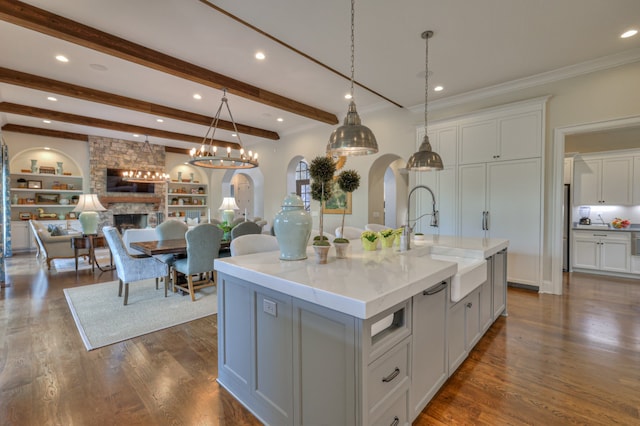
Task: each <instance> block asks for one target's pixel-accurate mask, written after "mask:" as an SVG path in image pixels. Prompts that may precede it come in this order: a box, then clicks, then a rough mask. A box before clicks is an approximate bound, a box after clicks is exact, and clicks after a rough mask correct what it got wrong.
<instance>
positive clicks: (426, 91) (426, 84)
mask: <svg viewBox="0 0 640 426" xmlns="http://www.w3.org/2000/svg"><path fill="white" fill-rule="evenodd" d="M423 36H424V39H425V45H426V48H425V55H424V58H425V59H424V134H425V136H426V135H427V119H428V112H427V111H428V109H427V103H428V101H429V38H431V37H432V36H433V33H432V32H431V31H425V32H424V34H423Z"/></svg>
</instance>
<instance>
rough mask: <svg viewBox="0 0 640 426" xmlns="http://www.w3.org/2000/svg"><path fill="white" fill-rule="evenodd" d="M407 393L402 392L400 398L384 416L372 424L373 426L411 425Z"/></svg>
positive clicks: (377, 418) (376, 418) (380, 416)
mask: <svg viewBox="0 0 640 426" xmlns="http://www.w3.org/2000/svg"><path fill="white" fill-rule="evenodd" d="M407 401H408V398H407V392H406V391H405V392H402V394H401V395H400V397H399V398H398V399H397V400H396V401H395V402H394V403H393V405H391V406H390V407H389V408H388V409H386V410H385V411H384V412H383V413H382V414H380V415H378V416H376V417H375V421H374V422H373V423H371V424H372V425H373V426H402V425H408V424H409V418H408V415H407V408H408V407H407Z"/></svg>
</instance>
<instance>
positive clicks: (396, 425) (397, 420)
mask: <svg viewBox="0 0 640 426" xmlns="http://www.w3.org/2000/svg"><path fill="white" fill-rule="evenodd" d="M399 424H400V419H399V418H398V416H395V417H394V418H393V421H392V422H391V425H390V426H398V425H399Z"/></svg>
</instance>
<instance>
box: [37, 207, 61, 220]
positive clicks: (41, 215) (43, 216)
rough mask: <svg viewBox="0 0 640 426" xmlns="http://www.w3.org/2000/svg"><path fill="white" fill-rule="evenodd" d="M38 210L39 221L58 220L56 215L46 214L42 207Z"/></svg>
mask: <svg viewBox="0 0 640 426" xmlns="http://www.w3.org/2000/svg"><path fill="white" fill-rule="evenodd" d="M36 210H37V211H38V218H39V219H56V218H57V217H58V215H57V214H55V213H45V212H44V209H43V208H42V207H38V208H37V209H36Z"/></svg>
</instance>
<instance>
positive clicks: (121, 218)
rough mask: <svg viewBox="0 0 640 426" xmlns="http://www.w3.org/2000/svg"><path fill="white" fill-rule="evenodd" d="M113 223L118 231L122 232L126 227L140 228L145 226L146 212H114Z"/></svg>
mask: <svg viewBox="0 0 640 426" xmlns="http://www.w3.org/2000/svg"><path fill="white" fill-rule="evenodd" d="M113 224H114V226H115V227H116V228H118V231H120V233H123V232H124V231H126V230H127V229H140V228H146V227H147V214H146V213H126V214H114V215H113Z"/></svg>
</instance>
